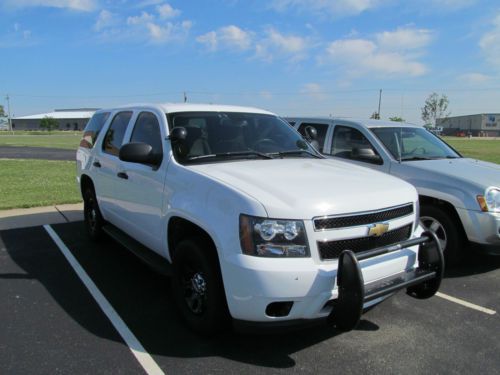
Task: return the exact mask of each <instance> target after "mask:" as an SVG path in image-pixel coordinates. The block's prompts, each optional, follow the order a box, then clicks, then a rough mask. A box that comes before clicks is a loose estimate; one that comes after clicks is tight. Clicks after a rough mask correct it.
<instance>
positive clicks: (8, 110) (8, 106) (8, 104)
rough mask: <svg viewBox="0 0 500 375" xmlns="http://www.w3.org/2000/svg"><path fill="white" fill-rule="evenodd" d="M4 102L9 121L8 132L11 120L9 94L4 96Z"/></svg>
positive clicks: (10, 128)
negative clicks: (5, 102) (5, 101)
mask: <svg viewBox="0 0 500 375" xmlns="http://www.w3.org/2000/svg"><path fill="white" fill-rule="evenodd" d="M5 100H7V115H8V119H9V130H10V131H12V119H11V118H10V97H9V94H7V95H6V96H5Z"/></svg>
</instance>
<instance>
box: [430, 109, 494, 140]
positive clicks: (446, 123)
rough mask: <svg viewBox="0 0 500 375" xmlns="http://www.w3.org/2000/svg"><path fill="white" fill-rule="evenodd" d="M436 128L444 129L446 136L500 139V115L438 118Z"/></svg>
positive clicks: (484, 114) (487, 114)
mask: <svg viewBox="0 0 500 375" xmlns="http://www.w3.org/2000/svg"><path fill="white" fill-rule="evenodd" d="M436 126H437V127H442V128H443V134H444V135H458V136H467V135H469V134H470V135H472V136H474V137H499V136H500V113H481V114H477V115H466V116H453V117H447V118H438V119H437V120H436Z"/></svg>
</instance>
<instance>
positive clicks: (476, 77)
mask: <svg viewBox="0 0 500 375" xmlns="http://www.w3.org/2000/svg"><path fill="white" fill-rule="evenodd" d="M458 78H459V79H460V80H461V81H463V82H466V83H469V84H472V85H477V84H481V83H486V82H488V81H490V80H491V79H492V77H491V76H488V75H486V74H482V73H465V74H462V75H461V76H459V77H458Z"/></svg>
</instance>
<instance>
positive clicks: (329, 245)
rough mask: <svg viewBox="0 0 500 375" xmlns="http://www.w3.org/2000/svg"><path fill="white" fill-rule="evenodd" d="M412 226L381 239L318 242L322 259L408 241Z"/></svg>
mask: <svg viewBox="0 0 500 375" xmlns="http://www.w3.org/2000/svg"><path fill="white" fill-rule="evenodd" d="M411 227H412V224H408V225H405V226H404V227H401V228H398V229H394V230H391V231H389V232H386V233H384V234H383V235H382V236H380V237H360V238H352V239H348V240H338V241H328V242H318V250H319V255H320V257H321V259H323V260H326V259H336V258H338V257H339V255H340V253H341V252H342V251H344V250H352V251H353V252H355V253H359V252H362V251H367V250H371V249H376V248H377V247H382V246H388V245H392V244H395V243H397V242H400V241H404V240H407V239H408V238H410V235H411Z"/></svg>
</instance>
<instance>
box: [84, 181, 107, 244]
mask: <svg viewBox="0 0 500 375" xmlns="http://www.w3.org/2000/svg"><path fill="white" fill-rule="evenodd" d="M83 218H84V222H85V228H86V229H87V233H88V235H89V237H90V238H91V239H92V240H94V241H98V240H100V239H101V238H102V236H103V234H104V232H103V230H102V227H103V226H104V219H103V217H102V215H101V211H100V210H99V205H98V203H97V199H96V196H95V192H94V189H93V187H91V186H87V187H85V189H84V191H83Z"/></svg>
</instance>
